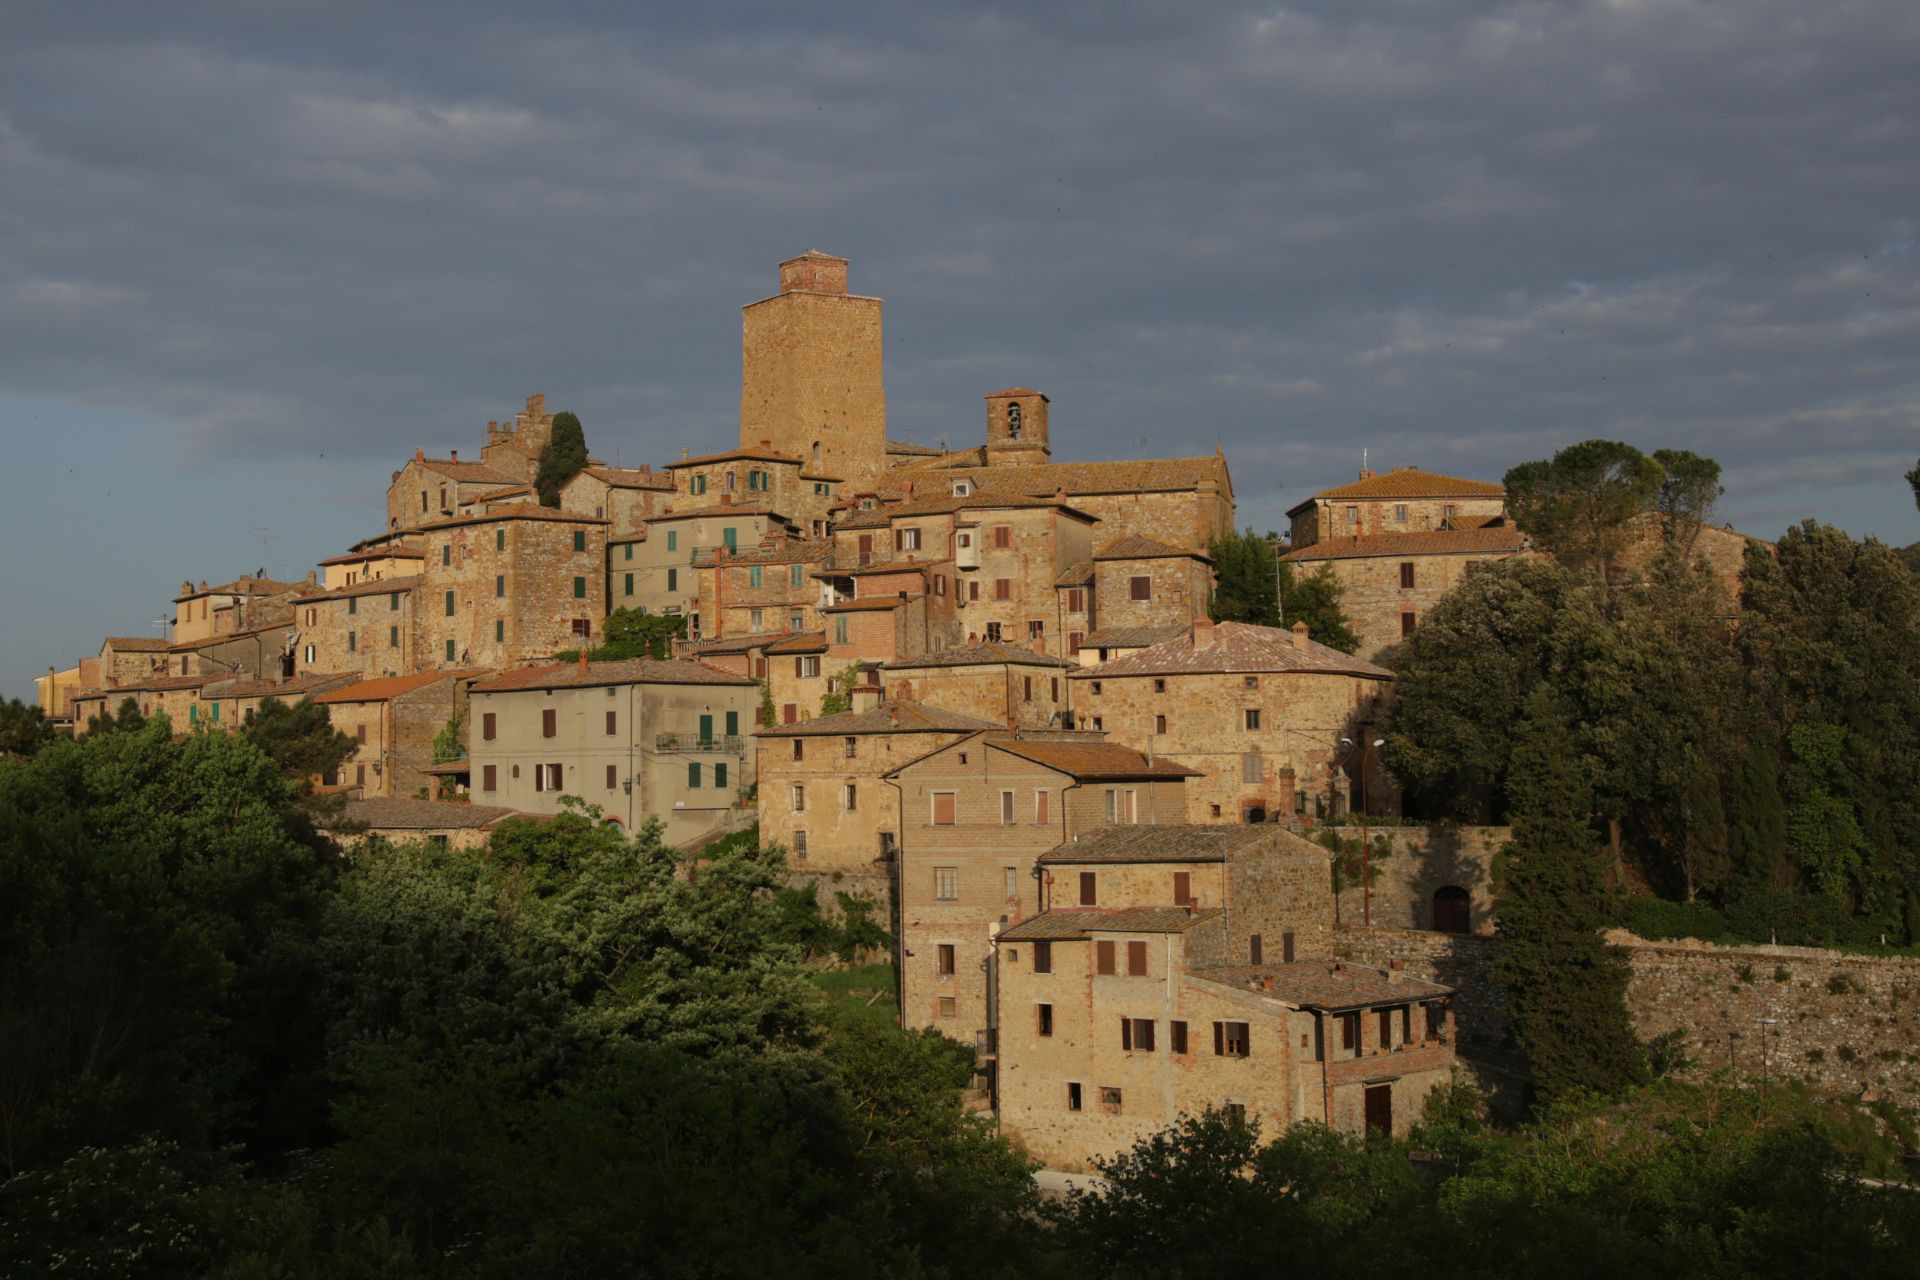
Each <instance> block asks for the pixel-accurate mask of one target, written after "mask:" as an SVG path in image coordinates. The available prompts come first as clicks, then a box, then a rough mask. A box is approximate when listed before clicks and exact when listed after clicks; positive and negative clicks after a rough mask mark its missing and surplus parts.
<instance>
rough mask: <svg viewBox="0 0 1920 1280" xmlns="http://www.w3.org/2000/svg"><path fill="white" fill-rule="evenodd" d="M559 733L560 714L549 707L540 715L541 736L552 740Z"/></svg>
mask: <svg viewBox="0 0 1920 1280" xmlns="http://www.w3.org/2000/svg"><path fill="white" fill-rule="evenodd" d="M557 732H559V713H558V712H556V711H555V710H554V709H553V708H552V707H547V708H546V709H544V710H543V711H541V713H540V736H541V737H543V738H551V737H553V735H554V734H555V733H557Z"/></svg>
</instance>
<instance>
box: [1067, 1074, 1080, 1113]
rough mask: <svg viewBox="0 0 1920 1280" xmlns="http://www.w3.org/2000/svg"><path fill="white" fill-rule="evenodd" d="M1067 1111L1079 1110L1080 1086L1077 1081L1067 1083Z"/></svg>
mask: <svg viewBox="0 0 1920 1280" xmlns="http://www.w3.org/2000/svg"><path fill="white" fill-rule="evenodd" d="M1067 1110H1069V1111H1078V1110H1080V1084H1079V1082H1078V1081H1068V1082H1067Z"/></svg>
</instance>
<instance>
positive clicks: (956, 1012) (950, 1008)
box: [933, 996, 960, 1018]
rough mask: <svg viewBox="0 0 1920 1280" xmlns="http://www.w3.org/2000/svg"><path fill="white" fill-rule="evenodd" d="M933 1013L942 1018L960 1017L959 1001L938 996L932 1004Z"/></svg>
mask: <svg viewBox="0 0 1920 1280" xmlns="http://www.w3.org/2000/svg"><path fill="white" fill-rule="evenodd" d="M933 1011H934V1013H935V1014H937V1015H938V1016H940V1017H942V1018H957V1017H959V1016H960V1000H959V998H958V997H957V996H940V997H938V998H937V999H935V1000H934V1002H933Z"/></svg>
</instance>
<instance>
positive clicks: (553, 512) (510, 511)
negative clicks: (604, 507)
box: [420, 502, 610, 529]
mask: <svg viewBox="0 0 1920 1280" xmlns="http://www.w3.org/2000/svg"><path fill="white" fill-rule="evenodd" d="M496 520H550V521H553V522H554V523H556V524H608V523H610V521H608V520H606V519H605V518H603V517H601V516H583V515H577V514H575V513H574V512H571V511H561V510H559V509H558V508H555V507H542V506H537V505H535V504H534V503H531V502H516V503H513V504H511V505H509V506H504V507H498V508H495V509H494V510H492V511H486V512H479V513H476V514H474V515H470V516H455V517H453V518H452V519H451V520H435V521H433V522H432V523H431V524H423V525H421V526H420V527H421V528H422V529H451V528H453V527H454V526H455V525H465V524H492V523H493V522H494V521H496Z"/></svg>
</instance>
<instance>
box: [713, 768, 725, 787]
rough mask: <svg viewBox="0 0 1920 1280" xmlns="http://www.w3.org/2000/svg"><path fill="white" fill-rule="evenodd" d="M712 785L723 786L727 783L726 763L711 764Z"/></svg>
mask: <svg viewBox="0 0 1920 1280" xmlns="http://www.w3.org/2000/svg"><path fill="white" fill-rule="evenodd" d="M713 785H714V786H716V787H725V786H726V785H727V766H726V765H724V764H716V765H714V766H713Z"/></svg>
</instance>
